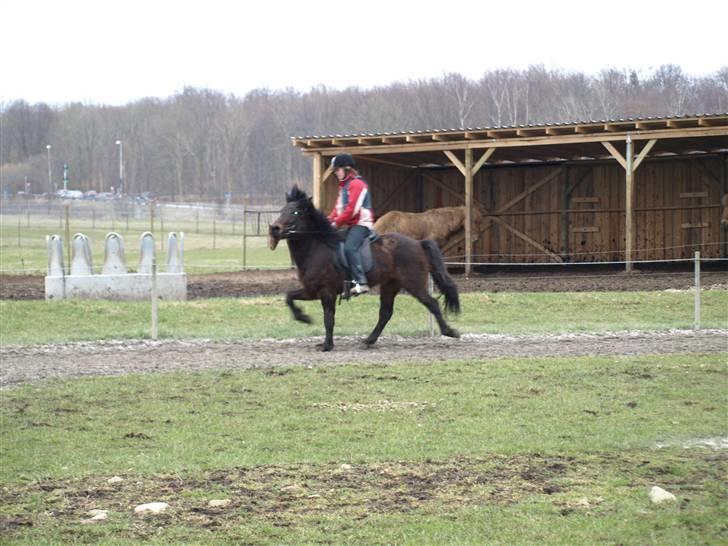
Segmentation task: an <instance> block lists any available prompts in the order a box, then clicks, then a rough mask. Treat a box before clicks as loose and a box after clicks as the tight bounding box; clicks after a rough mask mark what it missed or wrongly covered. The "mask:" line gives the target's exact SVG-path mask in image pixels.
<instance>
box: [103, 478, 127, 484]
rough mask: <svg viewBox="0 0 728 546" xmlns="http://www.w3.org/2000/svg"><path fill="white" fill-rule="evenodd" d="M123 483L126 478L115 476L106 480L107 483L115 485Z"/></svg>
mask: <svg viewBox="0 0 728 546" xmlns="http://www.w3.org/2000/svg"><path fill="white" fill-rule="evenodd" d="M123 481H124V478H122V477H121V476H114V477H113V478H109V479H108V480H106V483H109V484H111V485H114V484H115V483H121V482H123Z"/></svg>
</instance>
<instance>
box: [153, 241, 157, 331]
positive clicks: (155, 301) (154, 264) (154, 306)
mask: <svg viewBox="0 0 728 546" xmlns="http://www.w3.org/2000/svg"><path fill="white" fill-rule="evenodd" d="M157 306H158V298H157V256H156V255H155V256H154V257H153V258H152V339H153V340H155V341H156V339H157V333H158V329H157V319H158V309H157Z"/></svg>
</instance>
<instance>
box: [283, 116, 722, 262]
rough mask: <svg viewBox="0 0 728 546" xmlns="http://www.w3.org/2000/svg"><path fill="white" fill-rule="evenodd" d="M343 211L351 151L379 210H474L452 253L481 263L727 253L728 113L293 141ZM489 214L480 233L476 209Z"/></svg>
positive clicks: (319, 185)
mask: <svg viewBox="0 0 728 546" xmlns="http://www.w3.org/2000/svg"><path fill="white" fill-rule="evenodd" d="M292 141H293V145H294V146H297V147H299V148H300V149H301V150H302V151H303V153H304V154H306V155H310V156H311V157H312V158H313V195H314V201H315V203H316V205H317V206H319V207H321V208H323V209H325V210H328V209H329V208H331V207H333V203H334V200H335V196H336V192H337V184H336V181H335V180H334V178H333V177H332V176H331V169H330V167H329V166H328V165H329V158H330V157H331V156H333V155H335V154H337V153H340V152H349V153H351V154H353V155H354V157H355V158H356V161H357V164H358V166H359V171H360V172H361V173H362V175H363V176H364V178H365V179H366V180H367V181H368V182H369V185H370V188H371V192H372V198H373V205H374V210H375V212H376V214H378V215H382V214H384V213H385V212H387V211H389V210H403V211H413V212H418V211H422V210H427V209H431V208H436V207H442V206H453V205H463V204H465V205H466V206H467V211H468V212H469V214H468V215H467V219H466V225H465V229H464V233H463V234H462V236H461V237H459V238H455V240H452V241H450V242H449V243H448V244H447V245H446V247H445V248H444V249H443V250H444V253H445V255H446V257H449V258H450V259H451V260H453V259H454V260H455V261H458V262H463V263H464V264H465V269H466V273H469V271H470V268H471V264H473V263H502V262H504V261H507V262H518V263H533V262H584V261H624V262H625V263H626V268H627V270H631V269H632V267H633V262H635V261H646V260H675V259H681V258H690V257H692V256H693V252H694V251H695V250H700V251H701V253H702V256H703V257H705V258H718V257H726V256H728V242H727V238H726V229H725V228H722V227H721V225H720V214H721V211H720V201H721V196H722V195H723V194H725V193H726V192H728V180H727V179H728V114H726V113H722V114H705V115H691V116H680V117H666V118H640V119H632V118H630V119H618V120H603V121H588V122H579V123H560V124H543V125H524V126H510V127H477V128H471V129H450V130H436V131H412V132H401V133H376V134H357V135H329V136H311V137H294V138H293V139H292ZM473 207H478V208H479V210H480V212H481V213H482V215H483V218H484V221H483V222H482V223H481V225H480V226H479V227H478V229H477V230H476V229H474V227H473V226H472V221H471V217H472V210H473Z"/></svg>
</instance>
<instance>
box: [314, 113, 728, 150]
mask: <svg viewBox="0 0 728 546" xmlns="http://www.w3.org/2000/svg"><path fill="white" fill-rule="evenodd" d="M726 123H728V121H727V122H726ZM507 132H508V130H499V131H488V137H489V138H488V139H483V140H449V141H442V142H431V141H427V142H422V143H404V144H399V145H389V146H384V145H381V144H379V145H377V144H372V145H367V144H366V143H365V142H363V141H365V140H367V139H370V140H371V139H374V140H377V137H362V138H360V139H357V142H359V144H360V146H352V147H351V153H354V154H396V153H407V152H437V151H439V152H442V151H444V150H464V149H466V148H472V149H473V150H476V149H484V148H511V147H524V146H556V145H561V144H583V143H597V142H624V140H625V139H626V138H627V136H628V135H630V136H631V138H632V140H633V141H635V142H636V141H638V140H651V139H653V138H659V139H660V140H662V139H672V138H702V137H713V136H728V125H724V126H716V127H692V128H690V127H688V128H685V129H658V130H654V131H642V132H638V133H634V134H630V133H628V132H618V133H589V134H573V133H571V134H566V135H561V136H538V137H521V138H512V137H513V135H514V134H515V129H513V130H510V132H511V133H512V135H511V136H508V135H507V134H506V133H507ZM360 141H361V142H360ZM307 142H311V146H310V147H309V149H305V150H303V151H304V153H315V152H321V153H322V154H323V155H336V154H337V153H338V152H341V151H346V149H345V148H344V149H341V148H334V149H332V148H330V147H328V145H327V144H325V143H324V142H322V141H315V142H314V141H313V140H311V141H307Z"/></svg>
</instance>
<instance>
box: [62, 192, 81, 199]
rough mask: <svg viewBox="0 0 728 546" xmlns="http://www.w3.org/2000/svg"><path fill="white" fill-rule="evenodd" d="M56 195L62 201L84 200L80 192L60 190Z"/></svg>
mask: <svg viewBox="0 0 728 546" xmlns="http://www.w3.org/2000/svg"><path fill="white" fill-rule="evenodd" d="M56 195H57V196H58V197H60V198H61V199H83V192H82V191H79V190H58V191H57V192H56Z"/></svg>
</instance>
